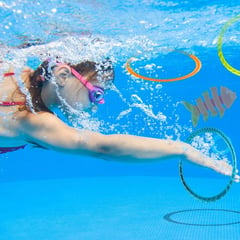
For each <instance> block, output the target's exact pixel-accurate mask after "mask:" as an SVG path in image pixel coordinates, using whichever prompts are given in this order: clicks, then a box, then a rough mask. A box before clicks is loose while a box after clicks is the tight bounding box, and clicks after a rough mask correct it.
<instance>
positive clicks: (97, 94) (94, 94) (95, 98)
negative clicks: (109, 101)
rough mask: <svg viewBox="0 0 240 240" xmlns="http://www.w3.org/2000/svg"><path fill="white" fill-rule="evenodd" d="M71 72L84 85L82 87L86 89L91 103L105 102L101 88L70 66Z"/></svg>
mask: <svg viewBox="0 0 240 240" xmlns="http://www.w3.org/2000/svg"><path fill="white" fill-rule="evenodd" d="M71 72H72V74H73V75H74V76H75V77H76V78H77V79H78V80H79V81H80V82H81V83H82V84H83V85H84V87H85V88H87V89H88V97H89V100H90V101H91V102H92V103H95V104H103V103H104V102H105V101H104V90H103V88H101V87H98V86H95V85H92V84H91V83H90V82H88V81H87V80H86V79H85V78H84V77H83V76H82V75H81V74H79V73H78V72H77V71H76V70H75V69H73V68H71Z"/></svg>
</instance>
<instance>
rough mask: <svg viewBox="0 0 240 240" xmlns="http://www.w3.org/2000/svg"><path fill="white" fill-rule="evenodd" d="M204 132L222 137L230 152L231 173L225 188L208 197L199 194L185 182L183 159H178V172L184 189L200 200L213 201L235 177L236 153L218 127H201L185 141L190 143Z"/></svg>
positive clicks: (223, 193)
mask: <svg viewBox="0 0 240 240" xmlns="http://www.w3.org/2000/svg"><path fill="white" fill-rule="evenodd" d="M205 133H210V134H215V135H217V137H218V138H220V139H222V140H223V141H224V143H225V144H226V146H227V149H228V151H229V152H230V155H231V163H232V175H231V177H230V179H229V181H228V183H227V185H226V186H225V188H224V189H223V190H222V191H221V192H219V193H218V194H216V195H213V196H209V197H206V196H201V195H200V194H198V193H196V192H195V191H193V190H192V189H191V188H190V186H189V185H188V184H187V181H186V179H185V177H184V171H183V161H182V160H180V162H179V174H180V179H181V181H182V183H183V185H184V187H185V189H186V190H187V191H188V192H189V193H190V194H191V195H192V196H194V197H195V198H197V199H199V200H202V201H205V202H213V201H216V200H218V199H220V198H222V197H223V196H224V195H225V194H226V193H227V192H228V191H229V189H230V187H231V185H232V183H233V181H234V177H235V174H236V166H237V161H236V153H235V150H234V148H233V145H232V143H231V141H230V139H229V138H228V137H227V136H226V135H225V134H224V133H223V132H221V131H220V130H219V129H216V128H201V129H199V130H197V131H195V132H193V133H192V134H190V136H189V137H188V138H187V140H186V141H187V142H188V143H189V144H191V143H192V141H193V139H194V138H195V137H196V136H199V135H200V134H205Z"/></svg>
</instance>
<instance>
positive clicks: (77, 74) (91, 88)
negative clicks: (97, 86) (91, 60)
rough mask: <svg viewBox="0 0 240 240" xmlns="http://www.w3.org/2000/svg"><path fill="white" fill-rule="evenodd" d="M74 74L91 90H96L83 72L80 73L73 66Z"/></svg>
mask: <svg viewBox="0 0 240 240" xmlns="http://www.w3.org/2000/svg"><path fill="white" fill-rule="evenodd" d="M71 71H72V74H73V75H74V76H75V77H77V79H79V81H80V82H81V83H82V84H83V85H84V86H85V87H86V88H87V89H89V90H90V91H93V90H94V87H93V85H92V84H91V83H90V82H88V81H87V80H86V79H85V78H84V77H83V76H82V75H81V74H79V73H78V72H77V71H76V70H75V69H73V68H71Z"/></svg>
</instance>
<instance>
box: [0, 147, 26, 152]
mask: <svg viewBox="0 0 240 240" xmlns="http://www.w3.org/2000/svg"><path fill="white" fill-rule="evenodd" d="M25 147H26V145H22V146H17V147H0V154H3V153H7V152H13V151H17V150H19V149H23V148H25Z"/></svg>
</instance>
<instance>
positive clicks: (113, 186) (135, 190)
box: [0, 177, 240, 240]
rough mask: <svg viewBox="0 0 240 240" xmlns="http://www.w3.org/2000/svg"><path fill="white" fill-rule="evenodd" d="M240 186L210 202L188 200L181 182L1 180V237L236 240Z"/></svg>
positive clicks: (16, 239) (30, 239)
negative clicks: (219, 198) (5, 181)
mask: <svg viewBox="0 0 240 240" xmlns="http://www.w3.org/2000/svg"><path fill="white" fill-rule="evenodd" d="M193 181H196V182H197V184H201V181H202V180H201V179H198V178H196V179H194V180H193ZM216 181H221V180H216ZM220 183H221V182H220ZM239 187H240V184H234V185H233V186H232V188H231V189H230V191H229V193H228V194H227V195H226V196H225V197H223V198H222V199H221V200H219V201H216V202H212V203H205V202H202V201H199V200H197V199H195V198H193V197H192V196H191V195H189V194H188V193H187V192H186V191H185V189H184V188H183V186H182V185H181V182H180V180H179V178H163V177H107V178H78V179H56V180H48V181H46V180H43V181H25V182H23V181H22V182H8V183H1V184H0V196H1V197H0V236H1V237H0V239H1V240H33V239H34V240H98V239H99V240H100V239H101V240H110V239H111V240H113V239H114V240H161V239H164V240H208V239H209V240H210V239H217V240H236V239H239V238H240V212H238V211H240V194H239V192H240V191H239V190H240V189H239Z"/></svg>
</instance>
